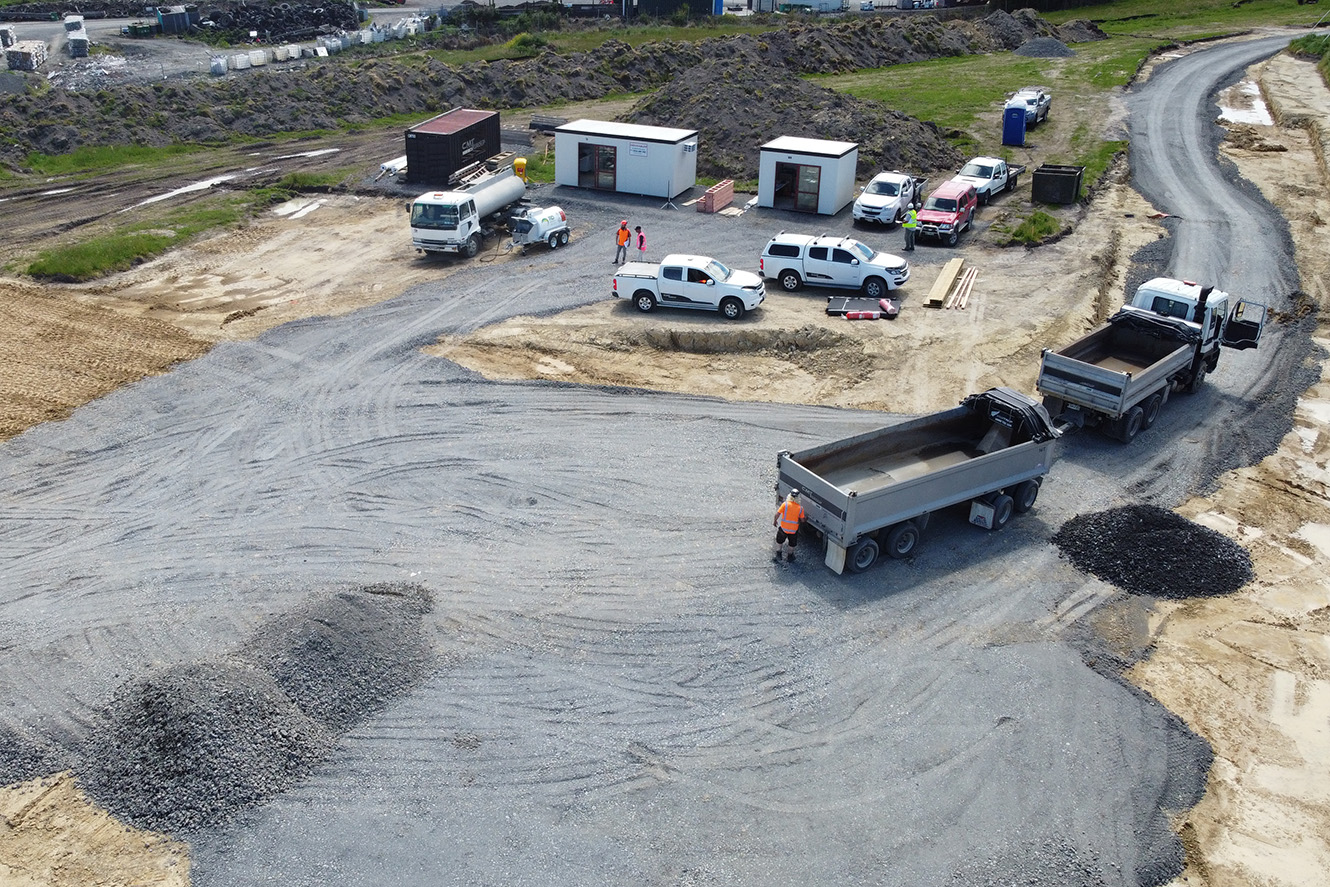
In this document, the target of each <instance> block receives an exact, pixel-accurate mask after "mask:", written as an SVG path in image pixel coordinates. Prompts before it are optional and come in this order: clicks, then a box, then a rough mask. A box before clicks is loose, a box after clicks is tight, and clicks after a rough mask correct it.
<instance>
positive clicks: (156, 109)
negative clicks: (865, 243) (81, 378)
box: [0, 9, 1102, 169]
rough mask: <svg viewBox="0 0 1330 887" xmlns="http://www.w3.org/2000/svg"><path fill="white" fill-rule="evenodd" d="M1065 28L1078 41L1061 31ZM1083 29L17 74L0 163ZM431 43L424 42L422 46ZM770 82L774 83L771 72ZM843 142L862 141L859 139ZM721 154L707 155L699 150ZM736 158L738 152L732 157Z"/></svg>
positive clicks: (869, 31)
mask: <svg viewBox="0 0 1330 887" xmlns="http://www.w3.org/2000/svg"><path fill="white" fill-rule="evenodd" d="M1073 25H1074V26H1075V28H1076V29H1077V30H1075V31H1068V29H1071V28H1073ZM1088 29H1094V26H1093V25H1091V24H1090V23H1088V22H1086V23H1071V24H1068V25H1063V26H1061V27H1060V28H1055V27H1054V26H1052V25H1050V24H1049V23H1047V22H1045V21H1044V20H1043V19H1041V18H1039V17H1038V16H1037V15H1036V14H1035V13H1034V12H1032V11H1031V10H1028V9H1021V10H1018V11H1017V12H1016V13H1011V14H1009V13H1006V12H1003V11H997V12H993V13H991V14H989V15H987V16H985V17H984V18H982V19H979V20H976V21H969V20H964V19H957V20H953V21H947V22H942V21H940V20H938V19H937V18H936V17H934V16H931V15H921V16H910V17H894V16H854V17H849V18H845V19H841V20H836V21H832V22H828V23H823V22H816V23H803V22H792V23H790V24H789V25H787V26H786V27H784V28H781V29H780V30H777V31H772V32H770V33H766V34H761V35H739V36H733V37H718V38H712V39H708V40H702V41H699V42H696V43H679V42H670V41H664V42H658V43H648V44H644V45H642V46H638V47H633V46H630V45H628V44H627V43H625V42H622V41H615V40H611V41H608V42H606V43H605V44H604V45H602V46H601V47H600V48H599V49H597V50H595V51H594V52H585V53H584V52H573V53H566V54H556V53H554V52H545V53H543V54H542V55H540V56H539V57H536V58H532V59H521V60H504V61H498V62H493V63H486V62H477V63H475V64H470V65H466V66H462V67H456V68H454V67H452V66H449V65H446V64H444V63H443V62H440V61H438V60H437V59H434V58H432V57H429V56H419V55H414V56H412V57H410V58H409V59H407V60H404V61H399V60H396V59H394V58H393V57H391V56H385V57H379V58H372V59H368V60H366V59H348V60H342V59H337V60H329V61H327V62H324V63H320V64H318V65H315V66H312V67H311V68H310V69H309V70H307V71H290V70H288V71H283V72H278V71H276V70H272V69H270V66H269V67H265V68H263V69H261V70H259V71H248V72H244V73H243V74H241V75H228V76H227V77H224V78H219V79H217V80H207V79H200V80H191V81H186V82H171V83H153V84H133V83H125V84H111V85H108V86H107V87H106V88H103V89H96V90H92V89H90V90H88V91H86V92H76V91H69V90H64V89H58V88H57V89H48V88H47V84H46V83H45V78H44V77H42V76H41V75H28V76H27V82H28V84H29V87H28V89H27V90H26V91H25V92H24V94H22V95H3V96H0V146H3V147H0V162H4V163H7V164H8V165H9V166H11V167H13V168H16V169H17V168H21V166H22V162H23V159H24V158H25V157H26V156H27V154H28V153H29V152H32V151H39V152H43V153H49V154H60V153H66V152H69V151H73V150H75V149H77V148H79V147H83V146H91V145H121V144H138V145H158V146H160V145H167V144H171V143H174V142H187V143H208V142H221V141H226V140H228V139H230V138H232V137H234V136H236V135H242V136H254V137H265V136H271V135H274V134H276V133H279V132H290V131H299V130H321V129H336V128H337V127H339V126H341V125H343V124H346V123H352V124H354V123H366V122H369V121H371V120H375V119H379V118H382V117H384V116H385V115H390V114H411V113H416V114H420V115H422V118H423V117H424V116H427V115H429V114H432V113H438V112H439V111H444V110H447V109H449V108H452V107H457V106H463V107H477V108H533V107H542V106H545V105H552V104H557V103H559V102H580V101H590V100H595V99H600V98H603V97H604V96H606V95H609V94H612V93H623V92H646V91H650V90H654V89H658V88H660V87H662V86H664V85H666V84H668V83H671V81H674V80H676V79H678V80H689V79H694V78H695V74H696V71H697V70H698V69H699V68H700V67H702V65H703V64H704V63H708V62H710V63H713V64H719V65H725V64H731V65H733V66H734V67H735V68H736V69H738V68H748V67H751V66H753V65H760V66H762V67H765V68H768V69H778V70H782V71H786V72H795V73H799V74H809V73H830V72H845V71H853V70H859V69H863V68H874V67H882V66H885V65H893V64H899V63H902V62H913V61H922V60H925V59H930V58H940V57H944V56H958V55H966V54H971V53H983V52H992V51H998V50H1014V49H1016V48H1017V47H1019V46H1020V45H1021V44H1022V43H1025V42H1026V41H1027V40H1031V39H1034V38H1036V37H1041V36H1049V37H1060V36H1063V35H1065V34H1068V33H1075V34H1076V35H1078V36H1085V35H1086V34H1087V33H1091V32H1090V31H1089V30H1088ZM1094 30H1097V29H1094ZM1100 36H1101V37H1102V34H1101V35H1100ZM431 39H435V38H434V37H433V35H427V37H426V41H428V40H431ZM438 39H442V38H441V37H440V38H438ZM771 78H772V79H773V80H779V81H780V82H781V83H785V82H786V78H785V76H784V75H783V74H777V73H776V71H775V70H773V73H772V75H771ZM740 116H742V115H740ZM798 122H799V121H797V120H793V119H788V120H786V122H785V125H782V126H780V127H778V128H777V131H778V132H779V131H787V132H788V131H789V130H790V128H791V127H792V126H793V125H794V124H796V123H798ZM853 140H854V141H864V140H865V139H864V134H863V133H859V134H857V135H856V137H855V138H854V139H853ZM762 141H766V139H763V140H762ZM725 147H726V146H725V145H723V144H721V143H719V142H712V143H711V145H710V148H709V149H708V150H711V149H717V150H724V149H725ZM748 147H749V143H748V142H746V143H745V144H744V146H743V147H742V148H737V149H736V150H747V149H748ZM883 150H885V148H884V149H883ZM886 165H892V164H890V163H887V164H886ZM903 165H909V164H908V163H906V162H903Z"/></svg>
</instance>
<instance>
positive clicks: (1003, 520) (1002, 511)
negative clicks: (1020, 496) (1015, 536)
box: [993, 493, 1016, 530]
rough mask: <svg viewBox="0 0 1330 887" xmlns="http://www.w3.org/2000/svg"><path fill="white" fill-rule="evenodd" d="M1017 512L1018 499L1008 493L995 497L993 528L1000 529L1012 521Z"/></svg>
mask: <svg viewBox="0 0 1330 887" xmlns="http://www.w3.org/2000/svg"><path fill="white" fill-rule="evenodd" d="M1015 512H1016V500H1015V499H1012V498H1011V497H1010V496H1008V495H1007V494H1006V493H1001V494H999V495H997V496H994V497H993V529H995V530H1000V529H1002V528H1003V527H1005V526H1006V525H1007V524H1008V523H1010V522H1011V516H1012V515H1013V514H1014V513H1015Z"/></svg>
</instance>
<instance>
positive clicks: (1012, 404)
mask: <svg viewBox="0 0 1330 887" xmlns="http://www.w3.org/2000/svg"><path fill="white" fill-rule="evenodd" d="M1060 433H1061V432H1060V429H1058V428H1057V427H1055V426H1054V424H1053V421H1052V419H1050V418H1049V415H1048V413H1047V412H1045V411H1044V408H1043V407H1042V406H1041V405H1040V404H1038V403H1037V402H1036V401H1034V400H1032V399H1031V398H1029V397H1027V396H1026V395H1024V394H1021V393H1020V392H1018V391H1013V390H1012V389H1010V388H991V389H989V390H988V391H985V392H983V393H982V394H972V395H970V396H969V397H967V398H965V400H963V401H961V405H960V406H958V407H956V408H954V409H950V410H945V411H943V412H940V413H933V414H931V415H927V416H921V417H919V418H917V419H911V420H909V421H906V422H902V423H900V424H899V425H891V426H889V427H887V428H881V429H878V430H877V431H870V432H868V433H867V434H860V435H858V436H857V437H850V438H846V439H845V440H838V441H834V442H832V443H829V444H823V445H822V446H820V447H814V448H813V449H810V450H804V451H802V452H798V453H790V452H788V451H786V452H782V453H780V454H779V455H778V456H777V457H776V473H777V480H776V496H777V500H778V501H779V500H780V499H783V498H784V497H785V496H786V494H788V493H789V492H790V491H791V490H799V492H800V501H801V502H802V503H803V506H804V511H805V513H806V514H807V517H806V519H805V521H804V532H805V533H808V534H810V535H814V536H816V537H819V538H820V539H821V540H822V541H823V542H824V543H825V544H826V564H827V566H828V567H830V568H831V569H832V570H834V571H836V572H837V573H841V572H843V571H844V570H845V568H846V567H849V569H850V571H851V572H853V573H861V572H863V571H864V570H866V569H868V568H869V567H871V566H872V565H873V563H874V562H875V561H876V560H877V558H878V554H879V553H880V552H883V551H885V552H886V553H887V555H888V556H890V557H893V558H904V557H908V556H909V555H910V554H911V553H913V552H914V550H915V547H916V546H917V545H918V544H919V536H920V534H921V533H922V532H923V531H924V528H925V527H927V526H928V518H929V515H930V514H932V512H934V511H937V510H939V509H942V508H948V507H950V506H953V505H959V504H961V503H964V502H968V503H969V504H970V523H972V524H976V525H978V526H980V527H983V528H985V529H989V530H1000V529H1002V528H1003V527H1004V526H1006V525H1007V523H1008V521H1010V520H1011V518H1012V515H1014V514H1023V513H1025V512H1027V511H1029V510H1030V509H1031V508H1033V507H1034V503H1035V499H1036V498H1037V497H1038V495H1039V487H1040V485H1041V484H1042V483H1043V478H1044V475H1045V474H1047V473H1048V470H1049V468H1051V467H1052V465H1053V461H1054V459H1055V458H1056V457H1057V452H1056V445H1057V439H1058V436H1059V434H1060Z"/></svg>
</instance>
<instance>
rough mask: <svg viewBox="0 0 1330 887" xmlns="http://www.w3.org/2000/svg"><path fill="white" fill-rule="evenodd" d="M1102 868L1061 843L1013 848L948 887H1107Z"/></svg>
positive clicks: (980, 863)
mask: <svg viewBox="0 0 1330 887" xmlns="http://www.w3.org/2000/svg"><path fill="white" fill-rule="evenodd" d="M1100 871H1101V864H1100V862H1099V861H1098V860H1097V859H1095V858H1094V857H1093V856H1089V855H1087V854H1085V853H1084V852H1082V851H1080V850H1078V849H1077V848H1075V847H1073V846H1071V845H1069V844H1067V843H1065V842H1064V841H1061V840H1058V839H1049V840H1045V841H1043V842H1041V843H1033V844H1024V845H1022V846H1013V847H1009V848H1007V849H1006V850H1004V851H1002V852H1001V853H998V854H995V855H993V856H991V857H989V858H988V859H985V860H982V861H976V862H974V863H972V864H970V865H969V866H967V867H966V868H964V869H962V870H961V871H958V872H956V873H955V874H953V875H952V876H951V880H949V881H948V882H947V887H1014V885H1018V884H1019V885H1020V887H1106V883H1107V882H1106V881H1105V880H1104V876H1103V875H1102V874H1101V873H1100Z"/></svg>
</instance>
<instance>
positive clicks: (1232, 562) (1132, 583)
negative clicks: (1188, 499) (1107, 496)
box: [1052, 505, 1254, 598]
mask: <svg viewBox="0 0 1330 887" xmlns="http://www.w3.org/2000/svg"><path fill="white" fill-rule="evenodd" d="M1052 541H1053V543H1054V544H1055V545H1057V546H1058V548H1060V549H1062V553H1063V554H1065V555H1066V556H1067V559H1068V560H1070V561H1071V562H1072V564H1073V565H1075V567H1076V568H1077V569H1078V570H1083V571H1085V572H1086V573H1091V574H1093V575H1095V576H1098V577H1099V578H1100V579H1103V580H1104V581H1105V582H1112V583H1113V584H1114V585H1116V586H1117V587H1118V588H1121V589H1123V590H1124V591H1130V592H1132V593H1133V594H1152V595H1155V596H1156V597H1164V598H1187V597H1202V596H1209V595H1217V594H1231V593H1232V592H1235V591H1237V590H1238V589H1239V588H1241V587H1242V586H1244V585H1246V584H1247V583H1248V582H1250V581H1251V580H1252V578H1253V575H1254V574H1253V572H1252V562H1251V555H1250V554H1249V553H1248V552H1247V550H1246V549H1245V548H1243V547H1242V546H1241V545H1238V544H1237V543H1236V542H1234V541H1232V540H1231V539H1229V538H1228V537H1227V536H1225V535H1223V534H1222V533H1217V532H1215V531H1214V530H1212V529H1210V528H1209V527H1203V526H1201V525H1200V524H1196V523H1193V522H1191V521H1189V520H1187V519H1186V518H1185V517H1183V516H1181V515H1180V514H1177V513H1176V512H1172V511H1168V510H1167V509H1164V508H1159V507H1158V506H1155V505H1128V506H1125V507H1123V508H1114V509H1112V510H1110V511H1100V512H1094V513H1092V514H1080V515H1077V516H1076V517H1074V518H1072V519H1071V520H1069V521H1067V522H1066V523H1065V524H1063V525H1062V529H1060V530H1058V532H1057V534H1056V535H1055V536H1053V540H1052Z"/></svg>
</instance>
